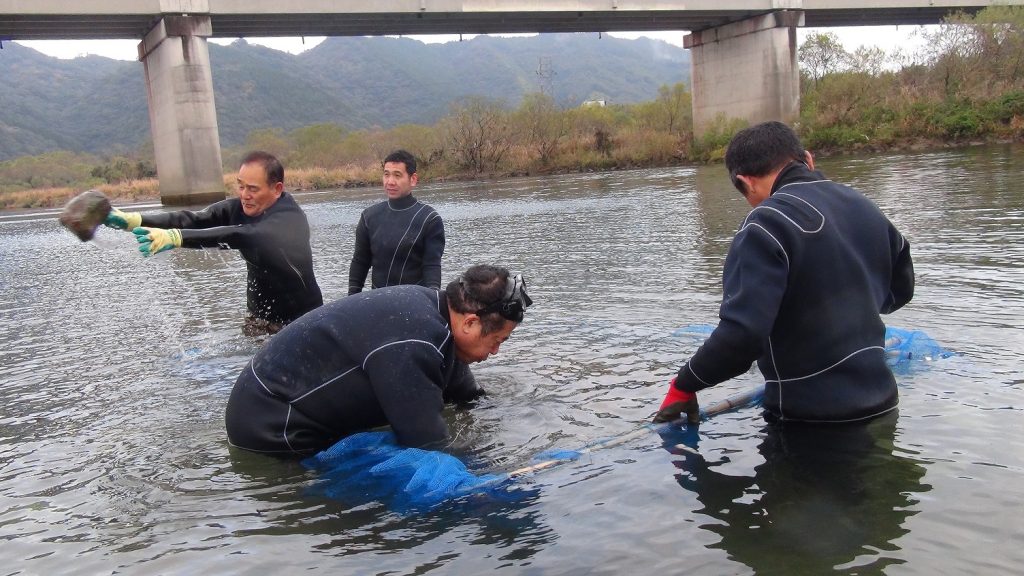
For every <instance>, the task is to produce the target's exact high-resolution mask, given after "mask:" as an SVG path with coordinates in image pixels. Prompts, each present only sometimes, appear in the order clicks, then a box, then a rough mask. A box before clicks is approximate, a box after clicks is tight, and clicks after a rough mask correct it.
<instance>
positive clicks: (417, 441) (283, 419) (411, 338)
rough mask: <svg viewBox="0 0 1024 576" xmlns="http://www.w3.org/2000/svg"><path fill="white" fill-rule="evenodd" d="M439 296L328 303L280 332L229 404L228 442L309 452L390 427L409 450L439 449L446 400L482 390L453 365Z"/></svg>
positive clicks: (397, 290) (408, 290)
mask: <svg viewBox="0 0 1024 576" xmlns="http://www.w3.org/2000/svg"><path fill="white" fill-rule="evenodd" d="M449 323H450V319H449V316H448V304H447V300H446V298H445V295H444V293H443V292H438V291H437V290H431V289H429V288H425V287H422V286H412V285H406V286H392V287H388V288H381V289H379V290H369V291H367V292H363V293H361V294H357V295H354V296H349V297H347V298H342V299H340V300H336V301H334V302H331V303H328V304H326V305H324V306H321V307H320V308H317V309H316V310H313V311H312V312H310V313H308V314H306V315H305V316H303V317H302V318H300V319H298V320H296V321H295V322H292V323H291V324H289V325H288V326H286V327H285V328H284V329H283V330H282V331H281V332H279V333H278V334H277V335H275V336H274V337H273V338H271V339H270V340H268V341H267V343H266V344H265V345H264V346H263V348H262V349H261V350H260V351H259V352H257V353H256V355H255V356H254V357H253V359H252V361H251V362H250V363H249V364H248V365H246V367H245V368H244V369H243V370H242V373H241V374H240V375H239V377H238V379H237V380H236V382H235V386H234V388H233V389H232V391H231V397H230V398H229V399H228V404H227V410H226V425H227V432H228V440H229V441H230V442H231V443H232V444H233V445H235V446H238V447H241V448H246V449H249V450H254V451H259V452H272V453H283V454H288V453H295V454H308V453H312V452H317V451H319V450H323V449H324V448H327V447H329V446H331V445H332V444H334V443H335V442H337V441H338V440H339V439H341V438H342V437H344V436H347V435H349V434H352V433H355V432H358V431H360V430H367V429H369V428H374V427H377V426H383V425H387V424H390V425H391V428H392V430H394V432H395V436H396V437H397V439H398V441H399V442H401V443H402V444H404V445H407V446H427V445H437V444H439V443H443V442H445V441H446V439H447V438H448V426H447V425H446V424H445V421H444V418H443V417H442V409H443V407H444V404H445V403H446V402H462V401H468V400H472V399H473V398H475V397H476V396H478V395H480V394H481V393H482V392H481V391H480V390H479V388H477V386H476V382H475V381H474V380H473V378H472V375H471V374H469V373H468V371H466V370H464V367H465V364H463V363H462V362H455V349H454V343H453V340H452V334H451V330H450V327H449Z"/></svg>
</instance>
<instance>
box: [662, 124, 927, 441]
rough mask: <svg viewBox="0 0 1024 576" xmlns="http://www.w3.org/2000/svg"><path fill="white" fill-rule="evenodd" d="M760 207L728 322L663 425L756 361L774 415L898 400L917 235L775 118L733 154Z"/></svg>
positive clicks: (739, 247) (730, 267) (726, 275)
mask: <svg viewBox="0 0 1024 576" xmlns="http://www.w3.org/2000/svg"><path fill="white" fill-rule="evenodd" d="M725 164H726V168H727V169H728V170H729V174H730V177H731V178H732V181H733V184H734V185H735V186H736V188H737V189H738V190H739V191H740V192H741V193H742V194H743V196H744V197H745V198H746V199H747V202H748V203H749V204H750V205H751V206H752V207H753V210H751V212H750V214H748V215H747V217H746V219H745V220H744V221H743V224H742V226H741V227H740V229H739V232H737V233H736V236H735V238H734V239H733V242H732V245H731V246H730V248H729V253H728V255H727V256H726V260H725V269H724V272H723V279H722V287H723V297H722V304H721V308H720V309H719V318H720V320H719V323H718V326H717V327H716V328H715V330H714V331H713V332H712V333H711V335H710V336H709V337H708V339H707V341H706V342H704V344H703V345H702V346H701V347H700V349H698V350H697V352H696V353H695V354H694V355H693V357H692V358H691V359H690V360H689V361H688V362H687V363H686V364H684V365H683V367H682V368H680V369H679V373H678V375H677V376H676V377H675V378H674V379H673V380H672V383H670V385H669V392H668V394H667V395H666V397H665V400H664V402H663V403H662V405H661V408H660V410H659V412H658V414H657V415H656V416H655V421H656V422H664V421H671V420H675V419H676V418H678V417H679V416H681V414H682V413H683V412H686V413H687V415H688V417H689V418H690V420H691V421H694V420H696V419H697V417H698V416H697V401H696V394H695V393H696V392H697V391H698V390H701V389H703V388H707V387H709V386H714V385H715V384H718V383H719V382H722V381H725V380H727V379H729V378H732V377H734V376H737V375H739V374H742V373H743V372H746V370H747V369H748V368H749V367H750V364H751V362H753V361H754V360H756V361H757V364H758V367H759V368H760V370H761V374H762V375H763V376H764V378H765V397H764V408H765V416H766V418H768V419H769V420H770V421H803V422H849V421H858V420H865V419H868V418H872V417H875V416H878V415H880V414H884V413H886V412H888V411H890V410H892V409H894V408H895V407H896V403H897V392H896V381H895V379H894V378H893V375H892V372H890V370H889V368H888V366H887V365H886V363H885V349H884V338H885V325H884V324H883V323H882V319H881V318H880V317H879V314H888V313H890V312H893V311H894V310H897V309H899V308H900V307H902V306H903V305H904V304H906V303H907V302H909V301H910V299H911V298H912V297H913V295H914V266H913V263H912V261H911V258H910V244H909V243H908V242H907V240H906V239H905V238H904V237H903V235H902V234H900V233H899V231H897V230H896V228H895V227H894V226H893V225H892V223H891V222H889V220H888V219H887V218H886V217H885V216H884V215H883V214H882V213H881V212H880V211H879V209H878V207H877V206H875V204H874V203H873V202H871V201H870V200H868V199H867V198H866V197H864V196H863V195H862V194H861V193H860V192H858V191H856V190H854V189H852V188H849V187H847V186H843V185H841V184H837V183H835V182H832V181H831V180H828V179H826V178H825V176H824V175H822V174H821V173H820V172H816V171H815V170H814V158H813V157H812V156H811V154H810V153H809V152H807V151H805V150H804V149H803V147H802V146H801V145H800V140H799V138H798V137H797V135H796V133H794V132H793V130H792V129H790V128H789V127H788V126H786V125H785V124H782V123H780V122H765V123H762V124H758V125H757V126H752V127H750V128H747V129H744V130H741V131H740V132H739V133H737V134H736V135H735V136H734V137H733V139H732V141H731V142H730V143H729V147H728V149H727V150H726V154H725Z"/></svg>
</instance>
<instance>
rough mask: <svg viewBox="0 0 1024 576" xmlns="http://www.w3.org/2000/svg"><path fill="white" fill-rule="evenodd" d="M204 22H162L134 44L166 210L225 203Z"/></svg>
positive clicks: (208, 24) (198, 18)
mask: <svg viewBox="0 0 1024 576" xmlns="http://www.w3.org/2000/svg"><path fill="white" fill-rule="evenodd" d="M212 32H213V26H212V24H211V22H210V17H209V16H165V17H163V18H162V19H161V20H160V21H159V22H158V23H157V24H156V26H154V27H153V29H152V30H150V31H149V33H147V34H146V37H145V38H143V40H142V42H141V43H140V44H139V60H141V61H142V63H143V66H144V68H145V71H146V93H147V96H148V98H149V125H150V129H151V130H152V132H153V151H154V154H155V156H156V170H157V177H158V178H159V179H160V200H161V201H162V202H163V203H164V204H165V205H178V206H184V205H198V204H208V203H210V202H212V201H215V200H223V199H224V195H225V194H224V175H223V174H224V172H223V168H222V167H221V156H220V136H219V134H218V132H217V110H216V108H215V107H214V102H213V74H212V73H211V71H210V52H209V48H208V47H207V45H206V37H208V36H210V35H211V34H212Z"/></svg>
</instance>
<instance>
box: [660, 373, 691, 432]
mask: <svg viewBox="0 0 1024 576" xmlns="http://www.w3.org/2000/svg"><path fill="white" fill-rule="evenodd" d="M684 412H685V413H686V420H687V422H689V423H691V424H696V423H697V422H700V405H698V404H697V394H695V393H693V392H687V391H685V390H680V389H679V388H676V379H675V378H673V379H672V381H671V382H669V383H668V394H665V400H664V401H662V403H661V407H660V408H658V413H657V414H655V415H654V423H655V424H660V423H662V422H675V421H676V420H681V419H682V417H683V413H684Z"/></svg>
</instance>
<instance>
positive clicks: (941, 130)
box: [799, 6, 1024, 153]
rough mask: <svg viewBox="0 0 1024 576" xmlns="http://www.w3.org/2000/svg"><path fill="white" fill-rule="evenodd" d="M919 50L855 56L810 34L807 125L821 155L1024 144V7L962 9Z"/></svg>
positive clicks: (805, 56)
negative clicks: (983, 143)
mask: <svg viewBox="0 0 1024 576" xmlns="http://www.w3.org/2000/svg"><path fill="white" fill-rule="evenodd" d="M924 40H925V48H924V50H923V51H922V53H920V54H917V55H914V56H913V57H909V56H907V55H905V54H901V53H896V54H885V53H884V52H883V51H881V50H879V49H877V48H860V49H858V50H857V51H855V52H853V53H849V52H847V51H845V50H844V49H843V47H842V46H841V45H840V44H839V42H838V40H837V38H836V37H835V36H834V35H832V34H829V33H826V34H818V35H815V36H811V37H808V38H807V40H806V41H805V42H804V44H803V45H801V46H800V49H799V59H800V63H801V66H802V68H801V69H802V71H803V76H802V78H801V81H802V84H801V94H802V98H801V122H800V124H801V125H800V131H801V134H802V136H803V139H804V143H805V144H806V146H807V147H808V148H810V149H813V150H818V151H821V152H826V153H827V152H853V151H861V150H887V149H893V148H907V147H923V146H940V145H960V144H965V143H970V142H976V141H1020V140H1024V8H1022V7H1019V6H1014V7H1009V6H998V7H992V8H987V9H985V10H983V11H981V12H979V13H978V14H977V15H976V16H974V17H971V16H967V15H964V14H957V15H955V16H953V17H951V18H948V19H947V21H946V24H945V25H943V26H941V27H939V28H938V29H937V30H936V31H935V32H931V33H925V34H924Z"/></svg>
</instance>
